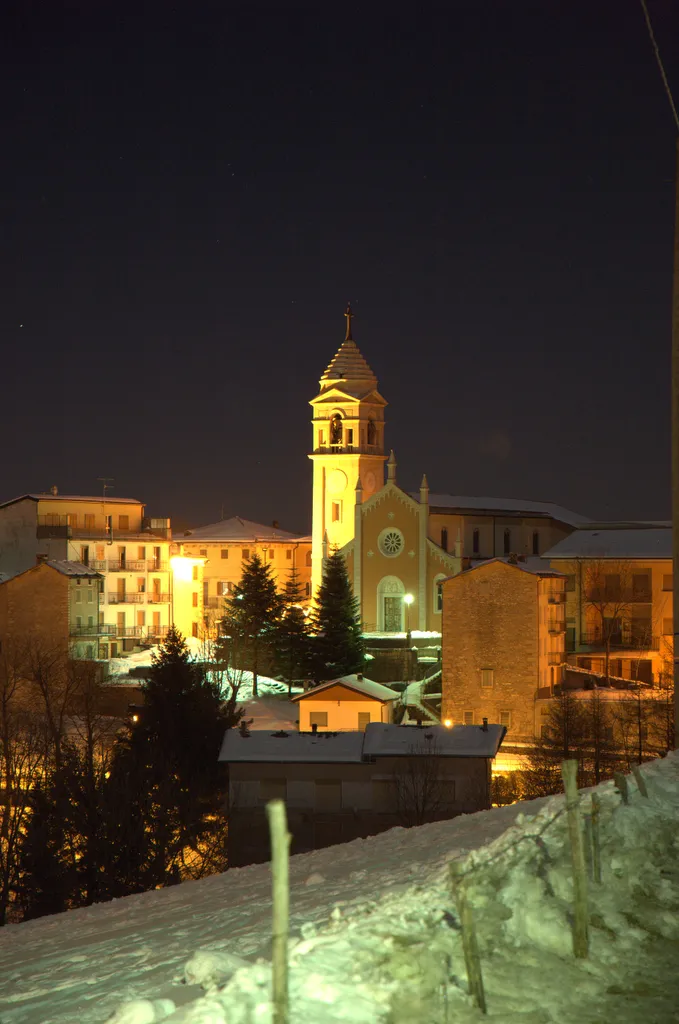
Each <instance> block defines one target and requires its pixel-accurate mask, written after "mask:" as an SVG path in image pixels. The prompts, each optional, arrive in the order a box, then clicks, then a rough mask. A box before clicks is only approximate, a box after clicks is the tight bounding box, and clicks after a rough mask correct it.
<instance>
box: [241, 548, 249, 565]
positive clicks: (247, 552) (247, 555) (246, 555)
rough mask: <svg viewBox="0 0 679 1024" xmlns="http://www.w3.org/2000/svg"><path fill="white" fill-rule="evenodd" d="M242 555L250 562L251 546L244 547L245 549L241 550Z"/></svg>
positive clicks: (245, 560)
mask: <svg viewBox="0 0 679 1024" xmlns="http://www.w3.org/2000/svg"><path fill="white" fill-rule="evenodd" d="M241 556H242V558H243V561H244V562H249V561H250V548H243V550H242V552H241Z"/></svg>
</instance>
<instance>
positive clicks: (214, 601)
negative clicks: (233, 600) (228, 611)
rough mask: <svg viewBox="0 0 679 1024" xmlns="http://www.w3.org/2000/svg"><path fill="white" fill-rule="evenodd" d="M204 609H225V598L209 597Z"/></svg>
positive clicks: (204, 603) (204, 602)
mask: <svg viewBox="0 0 679 1024" xmlns="http://www.w3.org/2000/svg"><path fill="white" fill-rule="evenodd" d="M203 607H204V608H223V607H224V598H223V597H208V599H207V601H203Z"/></svg>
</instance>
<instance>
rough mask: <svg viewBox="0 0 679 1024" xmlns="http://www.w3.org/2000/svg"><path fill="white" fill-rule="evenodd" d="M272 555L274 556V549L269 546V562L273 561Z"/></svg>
mask: <svg viewBox="0 0 679 1024" xmlns="http://www.w3.org/2000/svg"><path fill="white" fill-rule="evenodd" d="M273 556H274V550H273V548H269V561H270V562H273Z"/></svg>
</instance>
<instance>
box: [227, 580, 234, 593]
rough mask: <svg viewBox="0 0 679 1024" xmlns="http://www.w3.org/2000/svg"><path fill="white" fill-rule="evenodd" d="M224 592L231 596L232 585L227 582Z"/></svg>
mask: <svg viewBox="0 0 679 1024" xmlns="http://www.w3.org/2000/svg"><path fill="white" fill-rule="evenodd" d="M226 592H227V594H233V583H231V582H229V583H227V584H226Z"/></svg>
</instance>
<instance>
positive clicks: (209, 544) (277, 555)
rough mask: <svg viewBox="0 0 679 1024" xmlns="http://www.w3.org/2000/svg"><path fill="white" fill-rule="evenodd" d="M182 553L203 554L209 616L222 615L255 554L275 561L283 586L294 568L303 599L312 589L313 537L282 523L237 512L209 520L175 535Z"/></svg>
mask: <svg viewBox="0 0 679 1024" xmlns="http://www.w3.org/2000/svg"><path fill="white" fill-rule="evenodd" d="M173 551H174V552H175V553H176V554H177V555H181V556H184V557H189V558H197V559H203V593H202V598H203V608H204V609H205V613H206V616H207V617H208V618H210V617H212V618H217V617H219V616H220V613H221V611H222V608H223V603H224V597H225V596H227V595H228V594H230V593H232V592H233V588H234V586H235V585H236V583H238V581H239V580H240V578H241V573H242V571H243V564H244V563H245V562H247V561H248V560H249V559H250V558H251V557H252V556H253V555H259V557H260V558H261V559H262V561H263V562H264V563H265V564H266V565H268V566H270V567H271V569H272V571H273V575H274V578H275V580H276V584H277V587H278V589H279V591H282V590H283V589H284V588H285V584H286V582H287V581H288V579H289V578H290V573H291V571H292V570H293V569H294V570H295V571H296V572H297V578H298V582H299V585H300V591H301V594H302V601H303V603H306V602H308V600H309V598H310V595H311V537H302V536H300V535H298V534H295V533H289V532H288V531H287V530H281V529H280V527H279V526H278V523H276V522H274V523H273V525H272V526H265V525H264V524H263V523H255V522H252V521H251V520H249V519H241V517H240V516H233V517H232V518H231V519H223V520H221V522H218V523H212V524H211V525H209V526H200V527H198V528H196V529H195V530H187V531H186V533H184V535H183V536H181V537H175V538H174V544H173Z"/></svg>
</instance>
